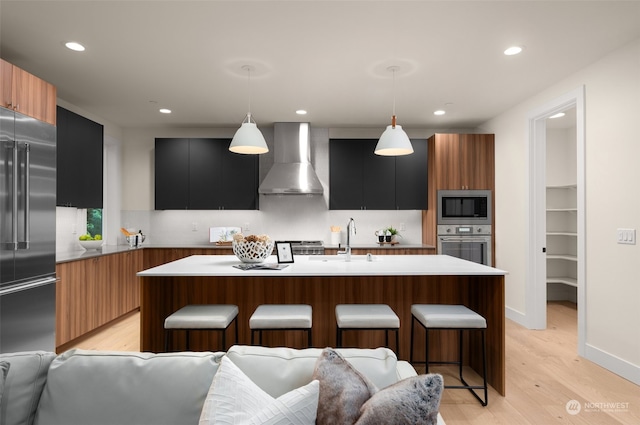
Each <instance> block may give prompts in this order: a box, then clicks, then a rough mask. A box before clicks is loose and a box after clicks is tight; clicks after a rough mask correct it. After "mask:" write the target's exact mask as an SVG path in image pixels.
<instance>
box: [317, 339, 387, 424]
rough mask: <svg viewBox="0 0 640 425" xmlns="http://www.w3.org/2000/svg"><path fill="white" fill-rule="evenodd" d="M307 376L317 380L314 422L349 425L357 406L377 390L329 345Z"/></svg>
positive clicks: (353, 419)
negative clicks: (317, 394)
mask: <svg viewBox="0 0 640 425" xmlns="http://www.w3.org/2000/svg"><path fill="white" fill-rule="evenodd" d="M311 379H317V380H318V381H319V382H320V397H319V399H318V415H317V418H316V423H318V424H331V425H352V424H353V423H354V422H355V421H356V420H357V419H358V416H360V407H361V406H362V405H363V404H364V402H365V401H367V400H368V399H369V398H370V397H371V396H372V395H373V394H374V393H375V392H376V391H377V389H376V387H375V385H373V384H372V383H371V382H370V381H369V379H367V378H366V377H365V376H364V375H362V374H361V373H360V372H358V371H357V370H356V369H355V368H354V367H353V366H352V365H351V363H349V362H348V361H347V360H345V359H344V358H343V357H342V356H341V355H340V354H339V353H338V352H337V351H335V350H334V349H332V348H325V349H324V350H323V351H322V354H320V357H318V360H317V361H316V366H315V370H314V372H313V376H312V378H311Z"/></svg>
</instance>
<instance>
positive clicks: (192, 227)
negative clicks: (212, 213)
mask: <svg viewBox="0 0 640 425" xmlns="http://www.w3.org/2000/svg"><path fill="white" fill-rule="evenodd" d="M191 231H192V232H197V231H198V223H197V222H195V221H194V222H193V223H191Z"/></svg>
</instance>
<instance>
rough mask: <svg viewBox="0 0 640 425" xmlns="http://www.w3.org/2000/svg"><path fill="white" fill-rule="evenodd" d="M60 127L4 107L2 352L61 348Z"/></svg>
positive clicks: (0, 142) (0, 119) (0, 149)
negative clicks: (58, 323)
mask: <svg viewBox="0 0 640 425" xmlns="http://www.w3.org/2000/svg"><path fill="white" fill-rule="evenodd" d="M55 235H56V128H55V126H53V125H51V124H47V123H44V122H42V121H38V120H36V119H33V118H30V117H27V116H25V115H22V114H20V113H17V112H14V111H12V110H9V109H5V108H2V107H0V353H7V352H15V351H27V350H48V351H54V350H55V297H56V296H55V287H56V285H55V282H56V268H55V267H56V264H55Z"/></svg>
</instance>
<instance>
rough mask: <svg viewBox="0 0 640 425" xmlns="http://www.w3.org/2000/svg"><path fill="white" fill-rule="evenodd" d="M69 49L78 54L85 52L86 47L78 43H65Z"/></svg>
mask: <svg viewBox="0 0 640 425" xmlns="http://www.w3.org/2000/svg"><path fill="white" fill-rule="evenodd" d="M64 45H65V46H67V49H71V50H73V51H76V52H84V46H83V45H82V44H80V43H78V42H76V41H69V42H66V43H64Z"/></svg>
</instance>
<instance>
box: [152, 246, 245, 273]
mask: <svg viewBox="0 0 640 425" xmlns="http://www.w3.org/2000/svg"><path fill="white" fill-rule="evenodd" d="M190 255H233V249H232V248H231V247H229V248H226V247H225V248H145V249H144V268H145V270H146V269H149V268H151V267H156V266H159V265H161V264H166V263H170V262H171V261H175V260H179V259H181V258H185V257H188V256H190Z"/></svg>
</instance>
